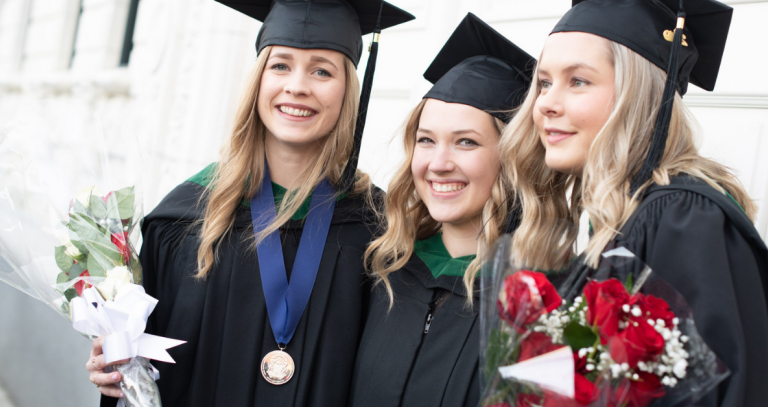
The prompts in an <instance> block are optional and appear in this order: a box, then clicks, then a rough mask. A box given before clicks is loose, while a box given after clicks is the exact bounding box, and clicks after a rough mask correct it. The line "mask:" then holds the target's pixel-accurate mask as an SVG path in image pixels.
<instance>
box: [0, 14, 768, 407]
mask: <svg viewBox="0 0 768 407" xmlns="http://www.w3.org/2000/svg"><path fill="white" fill-rule="evenodd" d="M689 1H696V0H689ZM390 2H391V3H393V4H395V5H397V6H399V7H402V8H404V9H406V10H408V11H410V12H411V13H412V14H414V15H415V16H416V17H417V18H416V20H415V21H412V22H409V23H407V24H404V25H402V26H399V27H396V28H394V29H389V30H387V31H386V32H385V33H383V34H382V36H381V44H380V48H379V49H380V51H379V52H380V54H379V62H378V66H377V70H376V79H375V82H374V89H373V94H372V98H371V107H370V113H369V114H368V124H367V126H366V132H365V138H364V140H363V148H362V153H361V154H362V156H361V159H360V167H361V169H363V170H364V171H367V172H368V173H370V174H371V175H372V176H373V179H374V182H375V183H376V184H377V185H378V186H380V187H382V188H384V189H386V186H387V183H388V182H389V179H390V177H391V176H392V174H393V172H394V170H395V169H396V167H397V166H398V164H399V163H400V161H401V159H402V157H403V153H402V151H401V150H402V148H401V143H400V142H399V140H398V139H397V137H398V130H399V128H400V126H401V124H402V122H403V120H404V119H405V117H406V115H407V113H408V112H409V111H410V109H412V108H413V107H414V106H415V105H416V104H417V103H418V102H419V101H420V100H421V98H422V96H423V95H424V93H426V91H427V90H428V89H429V87H430V84H429V83H428V82H427V81H426V80H424V79H423V77H422V73H423V72H424V70H425V69H426V68H427V66H428V65H429V63H430V62H431V60H432V58H433V57H434V55H435V54H436V53H437V52H438V51H439V49H440V48H441V47H442V44H443V43H444V41H445V40H446V39H447V38H448V36H449V35H450V34H451V32H452V31H453V29H454V28H455V26H456V24H458V22H459V21H460V20H461V19H462V18H463V17H464V16H465V15H466V13H467V12H470V11H471V12H473V13H475V14H477V15H478V16H479V17H480V18H482V19H484V20H485V21H486V22H488V23H489V24H491V25H492V26H493V27H494V28H496V29H497V30H498V31H500V32H501V33H502V34H504V35H506V36H507V37H508V38H509V39H511V40H512V41H513V42H515V43H517V44H518V45H520V46H521V47H522V48H523V49H525V50H526V51H527V52H529V53H530V54H532V55H534V56H538V55H539V53H540V52H541V49H542V46H543V44H544V41H545V40H546V37H547V34H548V33H549V31H550V30H551V28H552V27H553V26H554V25H555V23H556V22H557V20H558V19H559V17H560V16H562V14H563V13H564V12H565V11H567V10H568V8H569V7H570V3H571V2H570V0H390ZM725 3H727V4H730V5H731V6H732V7H733V8H734V9H735V11H734V15H733V23H732V25H731V31H730V34H729V38H728V43H727V47H726V52H725V55H724V57H723V64H722V67H721V70H720V75H719V78H718V82H717V86H716V90H715V92H711V93H708V92H704V91H702V90H701V89H698V88H696V87H694V86H692V87H691V88H690V89H689V92H688V94H687V95H686V97H685V99H684V100H685V103H686V104H687V105H688V106H689V107H691V108H692V110H693V112H694V114H695V115H696V117H697V119H698V120H699V122H700V124H701V126H702V128H703V133H702V137H701V140H700V145H701V151H702V153H703V155H705V156H707V157H711V158H714V159H716V160H718V161H720V162H721V163H724V164H726V165H728V166H729V167H731V168H732V169H733V170H734V171H735V172H736V174H737V175H738V176H739V177H740V179H741V181H742V183H743V184H744V185H745V186H746V187H747V190H748V191H749V193H750V195H751V196H752V198H753V199H754V200H755V201H756V202H757V204H758V205H759V207H760V212H759V216H758V219H757V223H756V226H757V228H758V230H759V231H760V233H761V235H762V236H763V237H765V236H766V232H768V204H766V201H768V75H766V68H765V67H766V66H768V31H766V30H764V29H762V27H763V25H764V22H765V21H766V20H768V1H767V0H731V1H725ZM259 26H260V24H259V23H258V22H256V21H254V20H251V19H249V18H247V17H244V16H242V15H240V14H238V13H237V12H235V11H232V10H230V9H229V8H227V7H225V6H222V5H220V4H218V3H216V2H214V1H213V0H0V130H2V129H3V128H6V129H7V128H12V127H14V126H18V125H20V123H22V122H24V121H35V120H39V121H43V122H45V123H46V126H47V127H48V128H50V129H53V130H52V131H62V132H72V131H79V132H86V133H94V134H96V133H99V134H103V135H104V136H105V137H106V138H107V139H108V140H120V139H123V138H129V137H130V138H135V139H137V140H138V142H139V144H140V146H141V150H142V151H143V154H142V160H143V171H144V178H145V185H144V190H145V208H144V209H145V212H146V213H148V212H149V211H150V210H151V209H152V208H153V207H154V206H155V205H156V204H157V203H158V202H159V201H160V199H162V197H163V196H164V195H165V194H167V193H168V192H169V191H170V190H171V189H172V188H173V187H174V186H176V185H177V184H179V183H180V182H182V181H184V180H185V179H186V178H188V177H189V176H191V175H192V174H195V173H196V172H198V171H199V170H200V169H202V168H203V167H205V166H206V165H207V164H209V163H211V162H213V161H215V160H216V159H217V155H218V152H219V147H220V145H221V143H222V140H224V139H225V138H226V137H227V134H228V131H229V128H230V122H231V121H232V118H233V112H234V108H235V103H236V102H237V99H238V96H239V94H240V91H241V88H242V82H243V80H244V77H245V75H246V73H247V72H248V71H249V70H250V69H251V67H252V66H253V63H254V61H255V59H256V52H255V47H254V44H255V40H256V35H257V32H258V29H259ZM368 42H370V38H366V39H365V41H364V43H365V44H367V43H368ZM366 58H367V56H363V59H362V61H361V62H360V66H361V67H364V66H365V63H366ZM363 71H364V69H361V70H360V72H359V75H360V76H361V77H362V73H363ZM109 146H110V149H111V150H110V155H111V156H112V157H113V158H115V159H120V158H121V156H122V155H124V154H125V152H124V151H121V148H120V143H119V142H115V143H109ZM40 148H46V146H40ZM90 346H91V344H90V342H89V341H88V340H86V339H84V338H83V337H82V336H80V335H79V334H77V333H76V332H75V331H74V330H73V329H72V327H71V325H70V324H69V322H68V321H67V320H65V319H64V318H62V317H60V316H59V315H57V314H56V313H54V312H51V310H50V309H48V308H47V307H46V306H45V305H44V304H42V303H38V302H36V301H34V300H32V299H31V298H29V297H26V296H25V295H24V294H21V293H20V292H17V291H14V290H13V289H11V288H10V287H9V286H7V285H5V284H2V283H0V407H8V406H18V407H22V406H24V407H26V406H35V407H37V406H54V405H55V406H60V407H65V406H92V405H97V403H98V393H97V391H96V390H95V389H94V387H93V385H92V384H91V383H90V382H89V381H88V375H87V372H86V370H85V369H84V365H85V362H86V359H87V357H88V352H89V349H90Z"/></svg>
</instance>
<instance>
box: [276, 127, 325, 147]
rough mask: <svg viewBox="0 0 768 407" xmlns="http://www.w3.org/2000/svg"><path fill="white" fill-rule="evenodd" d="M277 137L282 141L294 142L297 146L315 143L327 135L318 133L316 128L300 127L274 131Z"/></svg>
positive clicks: (286, 142)
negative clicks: (304, 128)
mask: <svg viewBox="0 0 768 407" xmlns="http://www.w3.org/2000/svg"><path fill="white" fill-rule="evenodd" d="M273 134H274V136H275V138H276V139H277V140H278V141H280V142H281V143H285V144H292V145H296V146H300V145H304V144H308V143H313V142H316V141H318V140H321V139H322V138H323V137H325V136H326V135H327V134H326V135H318V133H317V132H316V131H314V130H304V131H302V130H299V129H278V131H276V132H274V133H273Z"/></svg>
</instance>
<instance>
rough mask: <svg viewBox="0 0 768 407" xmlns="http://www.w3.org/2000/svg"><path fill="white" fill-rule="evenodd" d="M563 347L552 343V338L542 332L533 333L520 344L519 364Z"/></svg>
mask: <svg viewBox="0 0 768 407" xmlns="http://www.w3.org/2000/svg"><path fill="white" fill-rule="evenodd" d="M563 346H564V345H556V344H554V343H552V338H550V337H549V336H547V335H545V334H543V333H541V332H531V333H530V335H528V336H527V337H526V338H525V339H523V340H522V342H520V357H519V358H518V359H517V362H518V363H520V362H522V361H524V360H528V359H531V358H534V357H536V356H539V355H543V354H545V353H549V352H552V351H555V350H558V349H560V348H562V347H563Z"/></svg>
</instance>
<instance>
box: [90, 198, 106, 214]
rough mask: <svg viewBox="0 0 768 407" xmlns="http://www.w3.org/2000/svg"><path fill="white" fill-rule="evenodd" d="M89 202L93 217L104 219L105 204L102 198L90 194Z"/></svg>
mask: <svg viewBox="0 0 768 407" xmlns="http://www.w3.org/2000/svg"><path fill="white" fill-rule="evenodd" d="M90 202H91V204H90V208H89V209H90V210H91V214H93V217H95V218H96V219H104V218H106V217H107V204H105V203H104V200H103V199H101V197H100V196H96V195H91V200H90Z"/></svg>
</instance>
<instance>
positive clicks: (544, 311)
mask: <svg viewBox="0 0 768 407" xmlns="http://www.w3.org/2000/svg"><path fill="white" fill-rule="evenodd" d="M511 240H512V239H511V237H510V236H503V237H502V238H500V239H499V241H498V242H497V244H496V245H495V247H494V248H493V249H492V250H491V251H490V252H489V253H490V256H489V260H488V262H487V263H486V265H485V266H484V268H483V270H482V273H481V290H482V291H481V314H480V315H481V316H480V318H481V332H482V333H481V366H482V375H483V398H482V399H483V402H482V404H483V405H484V406H495V407H502V406H516V407H534V406H592V407H597V406H622V407H645V406H653V405H662V404H663V405H664V406H669V407H674V406H682V405H690V404H691V403H695V402H696V401H697V400H698V399H700V398H701V397H702V396H703V395H704V394H706V393H707V392H708V391H709V390H711V389H712V388H713V387H714V386H716V385H717V384H718V383H720V382H721V381H722V380H724V379H725V378H726V377H727V376H728V375H729V373H730V372H729V371H728V369H727V367H726V366H725V365H724V364H723V363H722V362H721V361H720V360H719V358H718V357H717V355H715V354H714V353H713V352H712V351H711V350H710V349H709V347H708V346H707V345H706V343H704V341H703V340H702V338H701V336H700V335H699V334H698V331H697V330H696V326H695V324H694V320H693V315H692V313H691V310H690V307H689V306H688V305H687V303H686V301H685V299H684V298H683V297H682V296H681V295H680V294H679V293H678V292H677V291H676V290H675V289H674V288H673V287H672V286H670V285H669V284H668V283H667V282H665V281H664V280H663V279H661V278H660V277H658V276H656V275H655V274H654V273H653V271H652V270H651V269H650V268H649V267H648V266H647V265H646V264H644V263H643V262H642V261H641V260H640V259H639V258H637V257H636V256H635V255H634V254H633V253H631V252H630V251H629V250H627V249H626V248H623V247H610V248H608V249H606V250H605V251H604V252H603V255H602V260H601V262H600V265H599V267H598V268H597V269H596V270H592V269H588V268H585V267H582V268H581V269H578V267H572V269H574V268H575V269H577V270H571V274H568V275H560V276H559V277H557V276H556V275H557V274H556V273H554V274H553V273H542V272H539V271H535V270H530V269H527V268H526V267H525V266H523V264H524V261H520V260H518V259H516V256H515V255H514V254H513V253H512V251H511V249H510V247H511ZM517 257H519V256H517ZM574 264H578V263H574ZM553 282H554V283H553ZM556 286H557V287H556Z"/></svg>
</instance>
